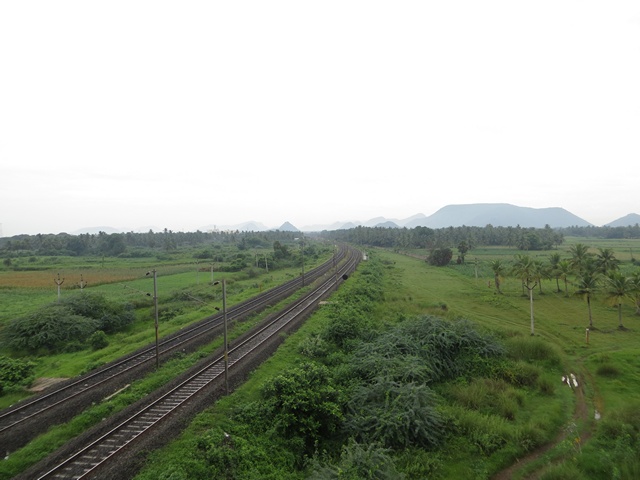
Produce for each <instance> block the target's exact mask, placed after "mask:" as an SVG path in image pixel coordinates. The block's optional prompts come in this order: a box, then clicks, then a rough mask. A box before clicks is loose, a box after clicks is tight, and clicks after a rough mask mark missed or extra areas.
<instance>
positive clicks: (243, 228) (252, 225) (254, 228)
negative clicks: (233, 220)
mask: <svg viewBox="0 0 640 480" xmlns="http://www.w3.org/2000/svg"><path fill="white" fill-rule="evenodd" d="M200 230H202V231H204V232H209V231H214V232H215V231H232V232H233V231H236V230H237V231H239V232H266V231H267V230H269V229H268V228H267V227H265V226H264V225H263V224H262V223H260V222H254V221H253V220H251V221H248V222H243V223H238V224H235V225H206V226H204V227H202V228H201V229H200Z"/></svg>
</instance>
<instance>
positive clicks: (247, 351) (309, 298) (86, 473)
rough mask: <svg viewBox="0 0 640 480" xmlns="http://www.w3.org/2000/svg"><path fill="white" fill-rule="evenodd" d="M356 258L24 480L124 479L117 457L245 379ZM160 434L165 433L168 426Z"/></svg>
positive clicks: (128, 453) (353, 255)
mask: <svg viewBox="0 0 640 480" xmlns="http://www.w3.org/2000/svg"><path fill="white" fill-rule="evenodd" d="M360 258H361V254H360V252H358V251H357V250H355V249H349V252H348V254H347V255H346V258H345V261H344V262H343V264H342V265H341V266H340V269H339V271H336V275H335V278H333V277H332V276H330V277H328V278H323V279H320V280H318V281H317V282H316V285H314V287H313V288H312V289H311V291H309V292H308V293H306V294H305V295H304V296H303V297H302V298H300V299H298V300H296V301H294V302H293V303H291V304H290V305H289V306H288V307H286V308H285V309H283V310H282V311H281V312H278V313H277V314H274V315H272V316H271V317H270V318H269V319H268V320H266V321H265V322H263V324H262V325H260V326H259V327H256V328H255V329H254V330H252V331H250V332H247V333H246V334H245V335H244V336H243V337H242V338H240V339H237V340H235V341H234V345H233V348H230V349H229V350H228V352H227V355H226V356H225V355H224V354H222V353H216V354H213V355H212V358H210V359H208V360H207V361H206V362H204V363H203V364H200V365H199V366H198V367H196V368H194V369H193V370H192V371H190V372H189V373H188V375H186V376H185V378H182V379H181V380H180V381H179V383H177V384H176V385H174V386H172V387H170V388H168V389H167V391H165V392H162V393H161V394H158V395H156V396H155V397H154V398H149V399H146V400H145V401H141V402H139V403H138V404H136V405H135V406H133V407H132V408H131V409H129V410H128V411H127V412H126V415H125V416H124V417H123V416H120V417H118V418H115V419H113V420H111V421H110V420H106V422H112V423H113V424H112V425H104V424H103V425H101V426H100V427H99V428H96V429H95V430H96V431H95V432H94V433H93V434H91V433H89V434H88V436H87V437H86V438H85V439H83V440H82V442H83V443H82V446H81V447H78V448H75V449H74V451H73V452H69V451H67V452H62V453H59V454H58V455H57V457H56V456H54V458H53V460H51V461H49V462H44V463H43V466H42V467H35V468H34V469H32V470H30V471H29V472H27V473H26V475H28V478H38V479H43V480H44V479H80V478H126V475H127V474H130V473H132V470H131V467H126V466H125V467H123V466H122V463H123V461H122V460H120V461H119V460H118V458H119V457H121V458H127V457H128V458H132V457H135V456H136V454H135V452H137V451H140V450H141V449H142V450H144V449H145V448H149V447H148V443H149V442H151V443H153V439H154V438H158V437H162V436H163V434H162V433H160V432H162V431H163V430H162V425H163V423H165V424H171V419H172V417H174V418H176V417H178V416H179V413H178V412H179V411H180V410H181V409H185V410H188V409H189V407H187V405H189V403H190V402H196V400H194V399H197V398H199V402H200V403H201V404H202V402H203V400H204V403H205V404H209V403H210V402H211V395H212V389H216V388H217V389H218V391H220V389H221V388H222V387H221V385H222V383H221V382H222V378H223V376H224V377H226V375H225V372H227V371H228V372H229V373H230V375H235V374H237V375H240V376H241V375H246V374H247V371H249V370H250V369H252V368H254V367H255V365H256V364H257V363H259V362H261V361H262V360H264V359H265V358H266V357H267V356H268V355H269V354H270V353H271V352H273V351H274V350H275V348H277V345H278V344H279V343H280V342H281V341H282V336H281V332H283V331H290V330H292V329H294V328H296V327H297V326H298V325H299V324H300V323H301V322H302V321H303V320H304V319H305V318H306V317H307V316H308V315H309V314H310V313H311V311H312V310H313V309H314V308H315V307H316V306H317V305H318V304H319V303H320V301H321V300H323V299H324V298H326V297H327V296H328V295H329V294H330V292H331V291H332V290H333V289H334V288H335V287H337V282H338V279H340V280H342V279H343V278H346V275H348V274H349V273H351V272H352V271H353V270H355V268H356V266H357V264H358V262H359V260H360ZM343 275H345V277H343ZM225 359H226V360H225ZM225 365H226V367H225ZM240 372H242V373H240ZM199 408H203V406H201V407H199ZM164 428H165V430H164V432H165V433H166V430H167V425H165V426H164ZM169 428H170V427H169ZM154 432H156V433H155V435H154ZM145 441H146V442H147V443H146V444H145ZM145 445H146V446H145ZM132 452H133V453H132ZM124 463H126V461H124ZM38 468H39V470H38ZM127 468H129V470H127ZM123 469H124V470H123ZM124 472H127V473H124ZM25 478H27V477H25Z"/></svg>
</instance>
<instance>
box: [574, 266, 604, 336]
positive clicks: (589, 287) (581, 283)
mask: <svg viewBox="0 0 640 480" xmlns="http://www.w3.org/2000/svg"><path fill="white" fill-rule="evenodd" d="M599 277H600V272H599V271H598V270H597V268H596V265H595V261H586V262H585V263H584V265H583V268H582V272H581V274H580V275H579V276H578V282H577V287H578V289H577V290H576V295H580V296H581V297H583V298H584V299H585V300H586V301H587V308H588V309H589V328H590V329H593V315H592V313H591V298H593V296H594V295H595V293H596V292H597V291H598V288H599V284H598V282H599Z"/></svg>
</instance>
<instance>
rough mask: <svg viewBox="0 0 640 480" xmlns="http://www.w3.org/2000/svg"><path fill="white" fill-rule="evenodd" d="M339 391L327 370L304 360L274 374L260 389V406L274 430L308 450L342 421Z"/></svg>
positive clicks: (333, 431)
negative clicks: (298, 440) (300, 440)
mask: <svg viewBox="0 0 640 480" xmlns="http://www.w3.org/2000/svg"><path fill="white" fill-rule="evenodd" d="M339 397H340V394H339V391H338V390H337V389H336V388H335V387H334V386H333V385H332V383H331V381H330V377H329V369H328V368H327V367H325V366H323V365H318V364H315V363H311V362H307V363H303V364H301V365H300V366H298V367H296V368H293V369H290V370H288V371H285V372H283V373H281V374H280V375H278V376H276V377H275V378H273V379H272V380H270V381H269V382H267V383H266V384H265V386H264V387H263V389H262V399H263V408H264V410H265V412H266V414H267V418H269V419H270V420H271V422H272V424H273V425H275V427H276V430H277V431H278V432H280V433H281V434H283V435H284V436H285V437H288V438H291V437H299V438H301V439H303V440H304V444H305V448H306V451H307V453H312V452H313V448H314V445H315V444H316V442H317V441H319V440H320V439H321V438H322V437H323V436H329V435H330V434H332V433H335V432H336V431H337V430H338V428H339V426H340V424H341V423H342V418H343V415H342V409H341V406H340V398H339Z"/></svg>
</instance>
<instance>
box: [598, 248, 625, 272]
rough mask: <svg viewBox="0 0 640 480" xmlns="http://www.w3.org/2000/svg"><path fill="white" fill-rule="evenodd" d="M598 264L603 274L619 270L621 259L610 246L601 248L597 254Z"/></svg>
mask: <svg viewBox="0 0 640 480" xmlns="http://www.w3.org/2000/svg"><path fill="white" fill-rule="evenodd" d="M596 264H597V265H598V268H599V269H600V272H601V273H602V274H603V275H609V273H610V272H613V271H616V270H618V266H619V264H620V261H619V260H618V259H617V258H616V256H615V254H614V253H613V250H611V249H610V248H599V249H598V253H597V254H596Z"/></svg>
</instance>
